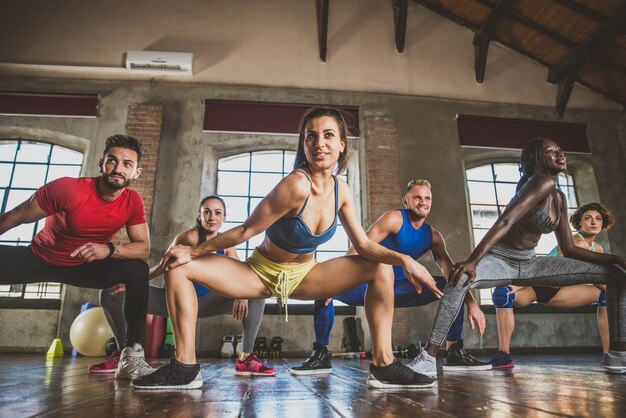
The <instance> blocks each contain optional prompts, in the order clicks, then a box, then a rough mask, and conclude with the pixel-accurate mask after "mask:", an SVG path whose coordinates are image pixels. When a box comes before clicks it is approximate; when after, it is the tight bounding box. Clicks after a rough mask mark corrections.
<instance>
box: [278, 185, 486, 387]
mask: <svg viewBox="0 0 626 418" xmlns="http://www.w3.org/2000/svg"><path fill="white" fill-rule="evenodd" d="M431 200H432V194H431V186H430V183H429V182H428V181H427V180H413V181H411V182H409V184H408V185H407V189H406V194H405V195H404V196H403V197H402V204H403V206H404V209H394V210H390V211H387V212H385V213H384V214H383V215H382V216H381V217H380V218H379V219H378V220H377V221H376V222H375V223H374V224H373V225H372V226H371V227H370V228H369V230H368V231H367V236H368V237H369V238H370V239H371V240H372V241H375V242H379V243H380V244H381V245H382V246H384V247H386V248H389V249H391V250H394V251H397V252H400V253H403V254H407V255H410V256H411V257H413V258H414V259H418V258H419V257H421V256H422V255H423V254H425V253H426V252H427V251H429V250H430V251H431V253H432V256H433V258H434V260H435V262H436V263H437V264H438V265H439V268H440V269H441V271H442V273H443V275H444V276H445V277H448V275H449V273H450V272H451V271H452V269H453V264H454V263H453V262H452V260H451V259H450V256H449V255H448V252H447V250H446V244H445V241H444V239H443V236H442V235H441V233H440V232H439V231H437V230H436V229H434V228H432V227H431V226H430V225H429V224H427V223H426V217H427V216H428V214H429V213H430V205H431ZM348 254H355V252H354V250H353V249H352V248H351V249H350V250H348ZM393 271H394V276H395V283H394V294H395V303H394V305H395V307H396V308H405V307H413V306H424V305H427V304H429V303H431V302H434V301H436V300H438V298H437V297H436V296H435V295H434V294H433V293H432V291H431V290H429V289H426V288H423V289H422V292H421V293H418V292H417V290H416V288H415V286H414V285H413V284H412V283H411V282H410V281H409V280H408V279H407V278H406V277H405V276H404V272H403V270H402V268H401V267H396V266H393ZM434 279H435V281H436V283H437V287H438V288H439V289H440V290H443V288H444V287H445V286H446V284H447V281H446V279H445V278H444V277H439V276H437V277H434ZM366 289H367V285H366V284H364V285H361V286H358V287H356V288H354V289H352V290H350V291H348V292H346V293H344V294H343V295H340V296H337V297H335V299H337V300H339V301H341V302H343V303H345V304H347V305H350V306H363V304H364V301H365V291H366ZM467 295H468V296H467V297H466V300H465V302H466V304H467V307H468V321H469V323H470V326H471V328H472V329H474V324H475V323H476V324H477V325H478V330H479V332H480V334H481V335H482V334H483V332H484V329H485V315H484V314H483V313H482V311H481V310H480V308H479V306H478V304H477V303H476V301H475V300H474V298H473V297H472V295H471V293H469V292H468V293H467ZM463 313H464V312H463V310H461V311H460V312H459V315H458V316H457V318H456V320H455V321H454V323H453V325H452V327H451V328H450V332H449V333H448V338H447V340H448V341H447V350H446V353H445V355H444V364H443V367H444V369H448V370H464V369H465V368H466V367H471V369H472V370H477V368H480V367H484V368H485V369H490V368H491V365H490V364H488V363H482V362H480V361H478V360H477V359H475V358H474V357H472V356H471V355H469V354H467V353H466V352H465V350H464V349H463V340H462V339H461V332H462V330H463ZM334 320H335V308H334V306H333V301H332V299H328V300H317V301H315V319H314V324H315V343H313V352H312V353H311V355H310V357H309V358H307V359H306V360H305V361H304V363H302V364H301V365H299V366H296V367H293V368H291V369H289V371H290V372H291V373H292V374H295V375H307V374H323V373H331V372H332V366H331V362H330V354H329V352H328V348H327V346H328V343H329V340H330V332H331V330H332V327H333V324H334Z"/></svg>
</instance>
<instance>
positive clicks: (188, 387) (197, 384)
mask: <svg viewBox="0 0 626 418" xmlns="http://www.w3.org/2000/svg"><path fill="white" fill-rule="evenodd" d="M203 384H204V382H203V381H202V380H200V381H195V380H194V381H193V382H191V383H188V384H186V385H169V386H137V385H135V384H134V383H133V382H131V383H130V385H131V386H132V387H133V388H134V389H136V390H193V389H201V388H202V385H203Z"/></svg>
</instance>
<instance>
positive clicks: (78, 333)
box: [70, 307, 113, 357]
mask: <svg viewBox="0 0 626 418" xmlns="http://www.w3.org/2000/svg"><path fill="white" fill-rule="evenodd" d="M111 337H113V331H111V327H110V326H109V323H108V322H107V320H106V317H105V316H104V310H103V309H102V308H100V307H97V308H91V309H87V310H86V311H85V312H83V313H81V314H80V315H78V316H77V317H76V319H74V322H73V323H72V327H71V328H70V341H71V342H72V346H73V347H74V348H75V349H76V351H78V352H79V353H80V354H82V355H83V356H87V357H101V356H104V355H106V353H105V351H104V349H105V347H106V343H107V341H108V340H109V339H110V338H111Z"/></svg>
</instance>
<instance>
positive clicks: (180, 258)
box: [161, 245, 191, 271]
mask: <svg viewBox="0 0 626 418" xmlns="http://www.w3.org/2000/svg"><path fill="white" fill-rule="evenodd" d="M190 250H191V247H188V246H186V245H175V246H173V247H172V248H170V249H169V250H167V252H166V253H165V255H164V256H163V259H162V260H161V268H163V269H164V270H165V271H170V270H172V269H174V268H176V267H178V266H182V265H183V264H187V263H188V262H190V261H191V253H190Z"/></svg>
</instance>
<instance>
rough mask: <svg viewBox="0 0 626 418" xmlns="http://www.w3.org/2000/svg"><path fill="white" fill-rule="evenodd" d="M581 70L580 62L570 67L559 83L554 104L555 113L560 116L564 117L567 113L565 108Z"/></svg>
mask: <svg viewBox="0 0 626 418" xmlns="http://www.w3.org/2000/svg"><path fill="white" fill-rule="evenodd" d="M579 70H580V63H577V64H575V65H574V66H572V67H570V68H569V70H568V72H567V74H565V77H564V78H563V80H561V82H560V83H559V87H558V89H557V92H556V103H555V105H554V113H556V115H557V116H558V117H559V118H562V117H563V114H564V113H565V108H566V107H567V102H569V97H570V95H571V94H572V89H573V88H574V84H575V83H576V77H578V71H579Z"/></svg>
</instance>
